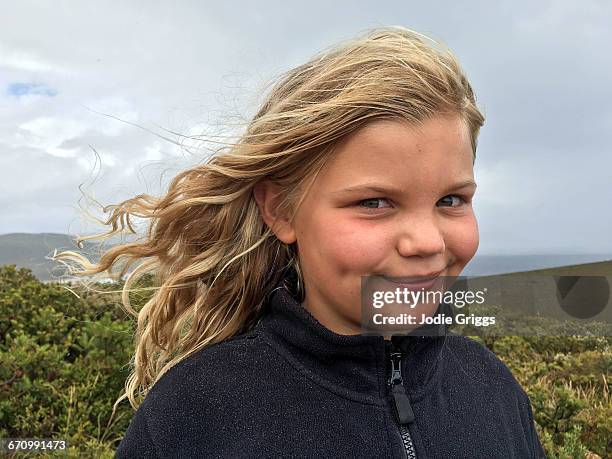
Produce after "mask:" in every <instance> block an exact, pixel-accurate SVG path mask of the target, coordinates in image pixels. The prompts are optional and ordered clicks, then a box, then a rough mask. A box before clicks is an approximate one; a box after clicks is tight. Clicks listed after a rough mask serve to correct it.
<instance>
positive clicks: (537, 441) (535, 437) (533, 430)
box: [525, 394, 546, 459]
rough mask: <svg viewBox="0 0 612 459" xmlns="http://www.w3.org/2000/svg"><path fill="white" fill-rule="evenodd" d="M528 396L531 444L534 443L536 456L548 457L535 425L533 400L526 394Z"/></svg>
mask: <svg viewBox="0 0 612 459" xmlns="http://www.w3.org/2000/svg"><path fill="white" fill-rule="evenodd" d="M525 397H526V398H527V412H528V413H529V432H530V433H531V444H532V445H533V446H532V448H533V451H534V454H535V456H534V457H535V458H537V459H546V453H545V452H544V448H543V447H542V443H541V442H540V438H539V437H538V432H537V430H536V427H535V420H534V418H533V409H532V408H531V402H530V401H529V397H528V396H527V394H525Z"/></svg>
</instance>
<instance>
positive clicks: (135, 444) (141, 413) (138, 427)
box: [114, 403, 158, 459]
mask: <svg viewBox="0 0 612 459" xmlns="http://www.w3.org/2000/svg"><path fill="white" fill-rule="evenodd" d="M146 408H147V407H146V405H145V404H144V403H143V404H142V405H140V406H139V407H138V409H137V410H136V413H134V416H133V417H132V421H131V422H130V425H129V426H128V429H127V431H126V433H125V436H124V437H123V440H121V443H120V444H119V447H118V448H117V451H115V456H114V457H115V459H122V458H145V459H154V458H155V459H156V458H158V456H157V453H156V451H155V444H154V443H153V440H152V438H151V436H150V434H149V429H148V427H147V411H146Z"/></svg>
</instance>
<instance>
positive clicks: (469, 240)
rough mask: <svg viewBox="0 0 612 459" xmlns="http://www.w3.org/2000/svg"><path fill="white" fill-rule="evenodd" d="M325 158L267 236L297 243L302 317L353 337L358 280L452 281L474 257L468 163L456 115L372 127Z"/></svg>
mask: <svg viewBox="0 0 612 459" xmlns="http://www.w3.org/2000/svg"><path fill="white" fill-rule="evenodd" d="M333 155H334V156H333V158H331V160H330V161H329V162H328V163H327V164H326V165H325V167H324V168H323V169H322V170H321V172H320V173H319V175H318V176H317V178H316V180H315V181H314V183H313V184H312V186H311V188H310V189H309V191H308V192H307V194H306V196H305V197H304V200H303V201H302V203H301V205H300V207H299V208H298V210H297V213H296V216H295V220H294V221H293V223H292V224H289V223H288V224H287V226H285V227H284V228H283V229H280V230H279V231H278V232H277V233H276V234H277V236H278V237H279V239H281V240H283V242H285V243H291V242H294V241H297V247H298V257H299V263H300V268H301V271H302V275H303V278H304V288H305V292H306V294H305V300H304V303H303V307H305V308H306V309H307V310H308V311H309V312H310V313H311V314H312V315H313V316H314V317H315V318H316V319H317V320H318V321H319V322H321V323H322V324H323V325H324V326H326V327H327V328H328V329H330V330H332V331H334V332H336V333H338V334H345V335H351V334H359V333H362V329H361V322H360V319H361V300H360V288H361V276H367V275H376V274H378V275H386V276H419V275H428V274H432V273H437V272H438V271H442V272H441V273H440V275H441V276H457V275H459V274H460V273H461V271H462V270H463V268H464V267H465V266H466V264H467V263H468V262H469V261H470V259H471V258H472V257H473V256H474V254H475V253H476V250H477V248H478V226H477V222H476V218H475V215H474V212H473V209H472V204H471V200H472V197H473V195H474V192H475V184H474V174H473V163H472V158H473V157H472V148H471V143H470V137H469V133H468V130H467V127H466V125H465V124H464V123H463V122H462V120H461V119H460V117H459V116H458V115H457V116H448V117H441V116H440V117H436V118H432V119H430V120H428V121H425V122H424V123H422V124H421V125H420V126H414V125H410V124H408V123H407V122H404V121H390V120H381V121H374V122H372V123H370V124H368V125H366V126H365V127H363V128H361V129H360V130H358V131H356V132H355V133H354V134H352V135H350V136H349V137H348V138H346V139H345V140H344V141H343V142H342V143H341V144H340V145H339V146H338V148H337V149H336V151H335V153H334V154H333ZM279 228H281V227H279Z"/></svg>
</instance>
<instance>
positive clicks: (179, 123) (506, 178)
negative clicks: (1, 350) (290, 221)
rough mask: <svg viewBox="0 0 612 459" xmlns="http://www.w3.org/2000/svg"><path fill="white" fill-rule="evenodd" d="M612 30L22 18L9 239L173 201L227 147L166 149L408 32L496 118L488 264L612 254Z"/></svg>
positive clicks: (485, 192)
mask: <svg viewBox="0 0 612 459" xmlns="http://www.w3.org/2000/svg"><path fill="white" fill-rule="evenodd" d="M611 23H612V2H608V1H577V0H576V1H565V0H559V1H540V2H531V1H495V2H491V1H462V2H455V1H432V2H412V1H405V0H404V1H396V2H395V1H379V2H365V1H363V2H356V1H334V2H329V1H319V0H311V1H309V2H281V1H262V2H247V1H235V2H202V1H179V2H161V1H147V2H136V1H105V2H77V1H56V2H43V1H38V2H36V1H23V0H22V1H19V2H9V3H7V4H5V5H4V6H3V12H2V14H1V15H0V234H3V233H11V232H58V233H70V234H89V233H93V232H100V231H101V230H102V229H103V228H102V227H101V226H100V225H97V224H96V223H95V221H93V220H92V218H91V216H95V217H97V218H103V214H102V213H101V212H100V211H99V207H96V206H97V205H96V204H95V203H96V202H97V203H99V204H100V205H109V204H117V203H119V202H121V201H122V200H124V199H128V198H130V197H132V196H134V195H136V194H140V193H150V194H160V193H163V192H164V190H165V189H166V186H167V184H168V183H169V181H170V180H171V179H172V177H173V176H174V175H176V174H177V173H178V172H180V171H181V170H183V169H185V168H187V167H189V166H190V165H194V164H196V163H198V162H201V161H202V160H203V159H204V158H205V155H206V154H208V153H207V152H208V151H210V150H207V149H206V148H204V147H205V146H207V145H212V144H202V143H197V142H194V141H192V140H188V139H187V140H184V142H183V147H181V146H179V145H176V144H173V143H172V142H170V141H167V140H164V139H162V138H161V137H167V138H170V139H176V137H175V136H173V135H172V134H171V133H170V132H179V133H181V134H184V135H199V134H204V135H209V136H216V135H217V136H218V135H229V134H231V133H234V132H237V131H236V129H237V128H236V126H240V123H245V122H246V121H248V119H249V117H250V116H252V115H253V114H254V113H255V111H256V110H257V108H258V104H260V103H261V102H262V100H263V96H264V95H265V88H266V87H267V86H266V85H268V84H269V83H271V82H272V81H274V80H275V78H278V77H279V76H280V74H281V73H282V72H284V71H286V70H288V69H290V68H292V67H295V66H297V65H299V64H301V63H302V62H304V61H305V60H307V59H309V58H310V57H311V56H312V55H313V54H315V53H317V52H318V51H320V50H321V49H323V48H327V47H329V46H331V45H333V44H334V43H337V42H339V41H343V40H347V39H350V38H352V37H354V36H357V35H359V34H361V33H362V32H364V31H366V30H367V29H370V28H373V27H378V26H385V25H401V26H404V27H408V28H411V29H413V30H416V31H418V32H421V33H424V34H426V35H429V36H431V37H433V38H435V39H437V40H440V41H442V42H443V43H445V44H446V45H448V46H449V47H450V48H451V49H452V50H453V52H454V53H455V54H456V56H457V57H458V58H459V60H460V62H461V64H462V66H463V68H464V69H465V71H466V73H467V75H468V78H469V79H470V81H471V83H472V86H473V87H474V89H475V92H476V95H477V98H478V105H479V107H480V108H481V110H482V111H483V112H484V114H485V116H486V122H485V126H484V127H483V128H482V130H481V134H480V138H479V145H478V151H477V159H476V163H475V168H474V174H475V179H476V182H477V183H478V191H477V193H476V196H475V198H474V204H473V205H474V210H475V213H476V216H477V219H478V226H479V232H480V246H479V253H480V254H540V253H550V254H558V253H592V254H612V240H611V237H610V235H611V234H612V231H611V230H612V211H611V210H610V204H611V203H612V199H611V198H612V155H611V153H612V152H611V149H612V146H611V145H612V104H611V103H610V102H611V101H612V84H610V82H611V81H612V53H610V52H609V44H610V43H612V28H611V27H609V24H611ZM169 131H170V132H169ZM156 134H157V135H156ZM160 136H161V137H160ZM210 138H213V139H214V138H217V139H218V137H210ZM85 196H88V198H86V197H85ZM84 209H88V210H89V212H90V214H91V215H90V216H89V217H88V215H87V213H86V211H85V210H84Z"/></svg>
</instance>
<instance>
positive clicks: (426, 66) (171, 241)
mask: <svg viewBox="0 0 612 459" xmlns="http://www.w3.org/2000/svg"><path fill="white" fill-rule="evenodd" d="M440 114H459V115H460V116H461V117H462V119H463V120H464V122H465V123H466V126H467V127H468V129H469V133H470V136H471V142H472V149H473V154H474V158H475V154H476V143H477V137H478V132H479V129H480V127H481V126H482V125H483V123H484V117H483V115H482V114H481V112H480V111H479V110H478V108H477V106H476V102H475V96H474V93H473V91H472V88H471V86H470V84H469V82H468V80H467V78H466V76H465V75H464V73H463V71H462V69H461V68H460V65H459V63H458V61H457V59H456V58H455V57H454V56H453V54H452V53H451V52H450V51H449V50H448V49H447V48H445V47H444V46H442V45H441V44H440V43H438V42H436V41H434V40H432V39H430V38H427V37H425V36H423V35H421V34H419V33H417V32H413V31H410V30H408V29H406V28H403V27H382V28H377V29H372V30H369V31H367V32H366V33H364V34H362V35H360V36H359V37H357V38H355V39H353V40H349V41H346V42H343V43H341V44H338V45H336V46H334V47H332V48H330V49H327V50H325V51H323V52H321V53H319V54H317V55H315V56H314V57H313V58H312V59H310V60H309V61H308V62H306V63H305V64H303V65H300V66H298V67H297V68H294V69H292V70H290V71H288V72H286V73H285V74H284V75H283V76H282V77H281V78H280V79H279V81H278V82H277V83H276V84H275V85H274V86H273V88H272V90H271V91H270V93H269V95H268V96H267V97H266V100H265V102H264V103H263V106H262V107H261V109H260V110H259V111H258V112H257V114H256V115H255V116H254V117H253V119H252V120H251V121H250V123H249V124H248V126H247V128H246V131H245V132H244V134H242V136H241V137H240V139H239V140H238V142H237V143H234V144H229V146H228V147H224V148H228V151H225V152H224V151H223V150H224V148H220V149H219V150H218V151H217V152H216V153H217V154H215V155H213V156H211V157H210V158H209V159H208V160H207V161H206V162H205V163H203V164H200V165H197V166H195V167H193V168H191V169H189V170H186V171H183V172H181V173H180V174H178V175H177V176H176V177H175V178H174V179H173V180H172V182H171V184H170V185H169V189H168V192H167V194H166V195H164V196H162V197H154V196H150V195H146V194H142V195H138V196H136V197H133V198H131V199H128V200H126V201H124V202H122V203H120V204H118V205H113V206H108V207H105V208H104V212H105V213H107V212H110V216H109V217H108V219H107V220H106V221H105V222H104V223H105V225H108V226H110V227H111V228H110V229H109V230H108V232H106V233H104V234H101V235H96V236H93V238H97V239H103V240H105V239H108V238H109V237H111V236H113V235H116V234H118V233H121V234H122V233H123V232H125V233H133V234H135V230H134V228H133V226H132V222H131V220H130V218H131V217H132V218H133V217H139V218H145V219H148V220H149V225H148V230H147V234H146V236H144V237H143V238H141V239H140V240H136V241H134V242H129V243H123V244H120V245H117V246H114V247H112V248H110V249H108V250H107V251H106V252H105V253H104V254H103V256H102V257H101V259H100V261H99V263H97V264H92V263H90V262H89V261H88V260H87V258H85V257H84V256H83V255H81V254H78V253H76V252H73V251H70V252H63V253H61V254H59V255H57V256H56V259H58V260H60V259H63V260H72V261H75V262H77V264H78V265H79V267H80V268H82V269H80V270H79V271H78V272H77V274H78V275H81V276H88V275H92V274H97V273H101V272H105V271H106V272H108V273H109V274H111V276H113V277H114V276H115V274H113V273H112V269H113V267H114V266H117V265H118V264H119V262H120V261H123V262H125V264H124V267H123V269H122V271H121V273H120V276H123V275H125V274H126V273H127V272H128V271H129V269H130V268H131V267H132V266H134V265H135V266H136V267H135V269H133V271H132V272H131V273H130V274H129V276H128V278H127V280H126V282H125V285H124V287H123V291H122V303H123V306H124V307H125V308H126V310H127V311H128V312H129V313H130V314H131V315H133V316H134V317H135V318H137V329H136V336H135V355H134V356H133V358H132V362H131V363H132V364H133V370H132V372H131V373H130V375H129V376H128V378H127V380H126V383H125V392H124V393H123V394H122V396H121V397H120V398H119V399H118V400H117V402H116V403H115V408H116V406H117V404H118V403H119V402H120V401H121V400H123V399H125V398H126V397H127V398H128V399H129V400H130V404H131V405H132V407H133V408H134V409H136V408H137V407H138V403H137V401H136V398H135V394H137V395H138V394H140V395H146V393H147V392H148V390H149V389H150V388H151V387H152V386H153V385H154V384H155V382H157V380H159V378H160V377H161V375H162V374H164V373H165V372H166V371H167V370H168V369H169V368H170V367H172V366H173V365H175V364H176V363H178V362H179V361H181V360H183V359H185V358H186V357H188V356H189V355H191V354H193V353H195V352H197V351H198V350H200V349H202V348H204V347H207V346H210V345H212V344H214V343H217V342H220V341H223V340H225V339H227V338H229V337H232V336H234V335H236V334H240V333H244V332H247V331H249V330H250V329H252V327H253V326H254V325H255V324H256V322H257V320H258V318H259V317H260V313H261V311H262V306H263V304H264V303H265V299H266V296H267V295H268V293H269V292H270V290H271V289H272V287H273V286H274V285H276V284H277V282H278V281H280V280H281V279H282V278H283V277H284V276H285V275H286V274H287V272H294V273H295V274H296V276H297V280H298V282H303V280H302V278H301V274H300V270H299V260H298V257H297V253H296V250H295V245H294V244H292V245H289V246H288V245H285V244H282V243H281V242H280V241H279V240H278V239H277V238H276V237H275V236H274V234H273V233H272V232H271V230H270V228H268V227H267V225H266V224H265V223H264V221H263V219H262V218H261V216H260V213H259V209H258V206H257V203H256V201H255V199H254V197H253V193H252V191H253V187H254V186H255V184H256V183H258V182H259V181H261V180H263V179H267V180H270V181H272V182H273V183H275V184H276V185H278V186H280V188H281V190H283V202H282V204H281V209H280V210H281V212H287V213H288V215H291V218H293V215H295V212H296V210H297V208H298V207H299V201H300V199H302V198H303V196H304V195H305V193H306V192H307V190H308V186H309V184H311V183H312V182H313V181H314V178H315V177H316V174H317V173H318V172H319V171H320V170H321V169H322V168H323V166H324V165H325V163H326V161H327V160H328V159H329V157H330V156H331V154H332V152H333V148H334V146H335V145H337V143H338V142H339V140H341V139H342V138H345V137H346V136H347V135H349V134H350V133H352V132H354V131H355V130H357V129H359V128H360V127H362V126H364V125H365V124H366V123H367V122H369V121H373V120H375V119H377V120H378V119H403V120H408V121H409V122H412V123H415V124H418V123H421V122H423V121H424V120H426V119H428V118H430V117H432V116H436V115H440ZM91 238H92V236H89V237H83V238H77V241H78V242H79V244H80V242H81V241H83V240H85V239H91ZM145 273H153V274H154V279H155V285H156V288H155V291H154V295H153V296H152V298H151V299H150V300H149V301H148V302H147V303H146V304H145V305H144V307H142V309H141V310H140V311H135V310H134V309H133V308H132V307H131V305H130V300H129V295H128V293H129V291H130V288H131V286H132V285H134V282H136V281H137V280H138V279H139V278H141V276H142V275H144V274H145ZM113 412H114V410H113Z"/></svg>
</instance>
